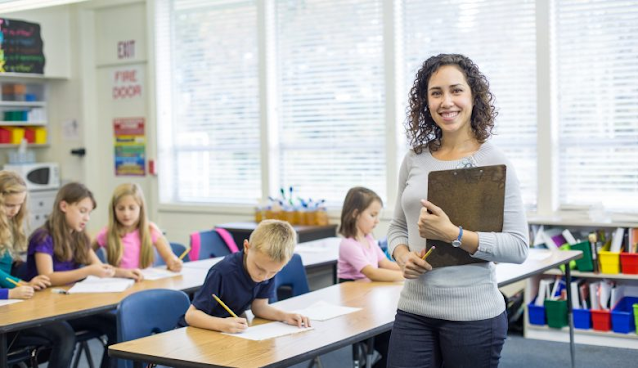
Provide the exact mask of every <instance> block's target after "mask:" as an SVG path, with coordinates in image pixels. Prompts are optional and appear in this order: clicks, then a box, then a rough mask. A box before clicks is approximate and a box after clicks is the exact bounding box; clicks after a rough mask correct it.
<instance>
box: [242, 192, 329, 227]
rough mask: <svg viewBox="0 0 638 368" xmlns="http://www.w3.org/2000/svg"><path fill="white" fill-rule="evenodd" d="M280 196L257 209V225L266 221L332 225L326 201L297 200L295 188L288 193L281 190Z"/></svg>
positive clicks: (270, 198) (272, 198)
mask: <svg viewBox="0 0 638 368" xmlns="http://www.w3.org/2000/svg"><path fill="white" fill-rule="evenodd" d="M280 194H281V196H280V197H279V198H274V197H272V196H270V197H268V200H269V201H268V203H267V204H265V205H263V206H257V207H255V222H256V223H259V222H261V221H262V220H266V219H277V220H282V221H288V222H289V223H290V224H291V225H310V226H312V225H315V226H325V225H328V224H329V223H330V220H329V218H328V212H327V210H326V207H325V206H324V203H325V200H323V199H322V200H319V201H313V200H312V199H311V198H309V199H308V200H305V199H303V198H301V197H299V196H297V197H296V198H295V197H294V188H293V187H290V188H289V189H288V191H286V190H285V189H284V188H281V189H280Z"/></svg>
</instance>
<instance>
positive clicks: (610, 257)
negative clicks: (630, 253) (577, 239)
mask: <svg viewBox="0 0 638 368" xmlns="http://www.w3.org/2000/svg"><path fill="white" fill-rule="evenodd" d="M598 258H599V259H600V272H602V273H611V274H618V273H620V253H614V252H609V251H606V250H601V251H600V252H598Z"/></svg>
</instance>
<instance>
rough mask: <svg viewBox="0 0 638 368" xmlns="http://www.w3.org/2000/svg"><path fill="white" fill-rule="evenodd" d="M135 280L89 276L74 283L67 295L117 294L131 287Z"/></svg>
mask: <svg viewBox="0 0 638 368" xmlns="http://www.w3.org/2000/svg"><path fill="white" fill-rule="evenodd" d="M134 283H135V280H133V279H124V278H119V277H105V278H99V277H95V276H89V277H87V278H86V279H84V280H83V281H80V282H76V283H75V285H73V287H72V288H71V289H69V294H78V293H119V292H121V291H124V290H126V289H128V288H129V287H131V286H133V284H134Z"/></svg>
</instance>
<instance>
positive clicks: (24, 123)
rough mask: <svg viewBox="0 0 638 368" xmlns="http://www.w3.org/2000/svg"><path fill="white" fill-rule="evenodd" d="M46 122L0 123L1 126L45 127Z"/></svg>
mask: <svg viewBox="0 0 638 368" xmlns="http://www.w3.org/2000/svg"><path fill="white" fill-rule="evenodd" d="M45 125H47V122H46V121H0V126H45Z"/></svg>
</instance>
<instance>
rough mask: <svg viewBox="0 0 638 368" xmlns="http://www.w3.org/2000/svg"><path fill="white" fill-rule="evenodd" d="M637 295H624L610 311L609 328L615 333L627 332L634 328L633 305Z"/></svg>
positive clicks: (636, 301)
mask: <svg viewBox="0 0 638 368" xmlns="http://www.w3.org/2000/svg"><path fill="white" fill-rule="evenodd" d="M636 303H638V297H633V296H626V297H624V298H622V299H620V301H619V302H618V304H616V306H615V307H614V309H613V310H612V311H611V328H612V330H613V331H614V332H616V333H625V334H626V333H629V332H632V331H635V330H636V321H635V319H634V307H633V305H634V304H636Z"/></svg>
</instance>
